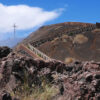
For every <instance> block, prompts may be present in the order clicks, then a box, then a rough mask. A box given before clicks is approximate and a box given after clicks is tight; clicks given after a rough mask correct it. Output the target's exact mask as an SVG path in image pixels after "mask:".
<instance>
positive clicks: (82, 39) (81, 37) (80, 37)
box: [73, 34, 88, 44]
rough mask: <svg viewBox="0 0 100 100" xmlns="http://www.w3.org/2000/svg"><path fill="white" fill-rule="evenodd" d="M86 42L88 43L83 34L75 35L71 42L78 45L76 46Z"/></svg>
mask: <svg viewBox="0 0 100 100" xmlns="http://www.w3.org/2000/svg"><path fill="white" fill-rule="evenodd" d="M87 41H88V38H87V37H86V36H84V35H83V34H77V35H76V36H75V37H74V40H73V42H74V43H78V44H83V43H86V42H87Z"/></svg>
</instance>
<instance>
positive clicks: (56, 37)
mask: <svg viewBox="0 0 100 100" xmlns="http://www.w3.org/2000/svg"><path fill="white" fill-rule="evenodd" d="M22 43H24V44H28V43H30V44H31V45H33V46H34V47H36V48H37V49H39V50H40V51H42V52H43V53H45V54H46V55H48V56H49V57H51V58H54V59H57V60H61V61H66V59H69V58H72V59H78V60H82V61H90V60H94V61H100V29H99V28H97V27H96V24H90V23H80V22H65V23H59V24H53V25H48V26H42V27H40V28H39V29H38V30H37V31H35V32H33V33H31V34H30V35H29V36H28V37H27V38H26V39H24V40H23V41H22Z"/></svg>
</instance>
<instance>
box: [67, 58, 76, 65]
mask: <svg viewBox="0 0 100 100" xmlns="http://www.w3.org/2000/svg"><path fill="white" fill-rule="evenodd" d="M73 61H75V58H72V57H68V58H66V59H65V64H70V63H72V62H73Z"/></svg>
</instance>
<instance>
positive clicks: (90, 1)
mask: <svg viewBox="0 0 100 100" xmlns="http://www.w3.org/2000/svg"><path fill="white" fill-rule="evenodd" d="M0 4H1V6H0V13H1V14H0V16H1V17H0V19H1V20H0V21H1V22H0V24H1V25H0V37H1V39H0V40H2V39H5V38H6V37H7V38H8V37H11V35H12V31H11V30H13V28H11V29H10V27H11V25H13V24H14V23H16V24H17V26H18V30H17V36H18V37H25V36H27V35H29V33H31V32H33V31H34V30H35V29H37V28H38V27H40V26H41V25H48V24H55V23H61V22H88V23H96V22H100V13H99V11H100V0H0ZM19 5H20V6H19ZM6 8H7V10H6ZM16 9H17V10H16ZM20 10H21V11H20ZM19 12H20V13H19ZM23 12H24V13H23ZM14 15H15V16H16V17H15V16H14ZM13 16H14V17H13ZM30 16H31V17H30ZM33 17H34V18H33ZM14 20H16V21H14ZM11 22H12V23H11ZM2 24H3V25H2Z"/></svg>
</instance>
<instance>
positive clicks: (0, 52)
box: [0, 46, 12, 58]
mask: <svg viewBox="0 0 100 100" xmlns="http://www.w3.org/2000/svg"><path fill="white" fill-rule="evenodd" d="M11 51H12V50H11V49H10V48H9V47H6V46H5V47H0V58H3V57H6V56H7V55H8V54H9V53H10V52H11Z"/></svg>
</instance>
